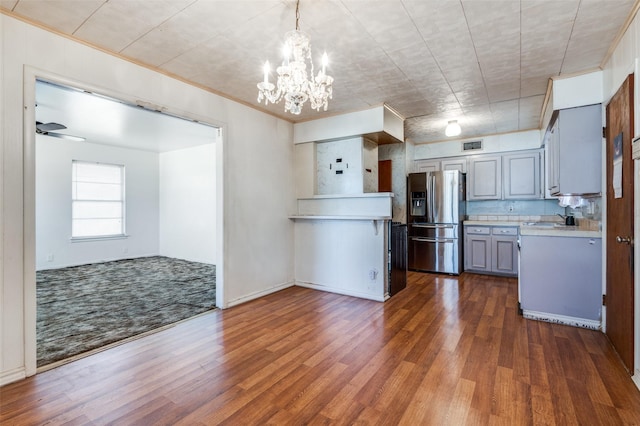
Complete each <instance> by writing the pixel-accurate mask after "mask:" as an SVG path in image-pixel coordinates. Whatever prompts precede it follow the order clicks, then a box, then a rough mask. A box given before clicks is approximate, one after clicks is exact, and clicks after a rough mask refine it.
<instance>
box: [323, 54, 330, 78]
mask: <svg viewBox="0 0 640 426" xmlns="http://www.w3.org/2000/svg"><path fill="white" fill-rule="evenodd" d="M328 64H329V57H328V56H327V52H324V53H323V54H322V75H325V74H326V73H327V65H328Z"/></svg>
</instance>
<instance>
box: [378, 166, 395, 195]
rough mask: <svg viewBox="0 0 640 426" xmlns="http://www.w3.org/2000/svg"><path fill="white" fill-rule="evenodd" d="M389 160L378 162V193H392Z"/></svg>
mask: <svg viewBox="0 0 640 426" xmlns="http://www.w3.org/2000/svg"><path fill="white" fill-rule="evenodd" d="M391 171H392V170H391V160H380V161H378V192H393V189H392V187H391V181H392V179H391V176H392V173H391Z"/></svg>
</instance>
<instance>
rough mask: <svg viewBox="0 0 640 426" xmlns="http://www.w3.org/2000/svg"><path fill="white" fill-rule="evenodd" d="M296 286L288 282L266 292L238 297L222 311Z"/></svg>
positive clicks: (261, 291) (229, 302) (230, 301)
mask: <svg viewBox="0 0 640 426" xmlns="http://www.w3.org/2000/svg"><path fill="white" fill-rule="evenodd" d="M294 285H295V282H293V281H288V282H286V283H282V284H277V285H274V286H273V287H270V288H267V289H265V290H260V291H256V292H253V293H250V294H247V295H246V296H242V297H238V298H237V299H233V300H229V301H228V302H227V303H226V305H225V306H224V307H223V308H222V309H227V308H231V307H233V306H237V305H240V304H242V303H246V302H249V301H251V300H254V299H259V298H260V297H263V296H267V295H269V294H271V293H275V292H278V291H280V290H284V289H285V288H289V287H293V286H294Z"/></svg>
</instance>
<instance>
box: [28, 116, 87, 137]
mask: <svg viewBox="0 0 640 426" xmlns="http://www.w3.org/2000/svg"><path fill="white" fill-rule="evenodd" d="M66 128H67V126H65V125H64V124H58V123H53V122H52V123H42V122H40V121H36V133H37V134H39V135H44V136H52V137H54V138H60V139H67V140H71V141H77V142H82V141H84V140H86V139H85V138H82V137H80V136H73V135H66V134H64V133H56V132H53V131H52V130H62V129H66Z"/></svg>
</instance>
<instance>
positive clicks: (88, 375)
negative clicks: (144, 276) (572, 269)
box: [0, 273, 640, 425]
mask: <svg viewBox="0 0 640 426" xmlns="http://www.w3.org/2000/svg"><path fill="white" fill-rule="evenodd" d="M516 285H517V284H516V280H515V279H512V278H496V277H488V276H481V275H472V274H463V275H462V276H461V277H459V278H455V277H447V276H439V275H431V274H420V273H410V274H409V285H408V287H407V288H406V289H405V290H403V291H402V292H400V293H398V294H397V295H396V296H394V297H393V298H391V299H390V300H389V301H388V302H386V303H379V302H371V301H366V300H360V299H355V298H352V297H347V296H341V295H336V294H331V293H323V292H318V291H314V290H309V289H305V288H298V287H295V288H290V289H287V290H284V291H281V292H279V293H276V294H273V295H270V296H267V297H264V298H262V299H259V300H256V301H253V302H249V303H246V304H243V305H240V306H237V307H234V308H231V309H228V310H225V311H219V310H218V311H214V312H212V313H210V314H206V315H203V316H201V317H198V318H195V319H193V320H189V321H187V322H184V323H181V324H179V325H177V326H175V327H173V328H170V329H167V330H164V331H162V332H159V333H157V334H154V335H152V336H148V337H145V338H142V339H140V340H136V341H134V342H130V343H126V344H124V345H122V346H118V347H116V348H112V349H109V350H107V351H104V352H101V353H99V354H97V355H94V356H91V357H87V358H84V359H81V360H79V361H76V362H73V363H70V364H67V365H64V366H61V367H59V368H56V369H53V370H50V371H47V372H44V373H41V374H38V375H36V376H35V377H32V378H28V379H26V380H23V381H20V382H17V383H13V384H10V385H7V386H5V387H3V388H0V404H1V408H0V424H3V425H23V424H24V425H40V424H48V425H49V424H82V425H86V424H110V423H112V424H118V425H130V424H140V425H156V424H167V425H169V424H171V425H174V424H184V425H194V424H195V425H198V424H205V425H210V424H220V423H223V424H229V425H245V424H260V425H262V424H277V425H281V424H296V425H298V424H329V423H335V424H388V425H395V424H407V425H462V424H505V425H518V424H557V425H571V424H580V425H596V424H607V425H618V424H640V391H638V389H637V388H636V387H635V386H634V384H633V383H632V381H631V379H630V378H629V376H628V375H627V374H626V373H625V370H624V368H623V367H622V364H621V363H620V360H619V359H618V357H617V355H616V354H615V352H614V351H613V350H612V348H611V346H610V344H609V343H608V341H607V339H606V337H605V336H604V335H603V334H602V333H600V332H597V331H592V330H586V329H579V328H573V327H567V326H562V325H556V324H549V323H544V322H536V321H529V320H525V319H523V318H522V317H520V316H518V314H517V294H516ZM550 297H551V296H550Z"/></svg>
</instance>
